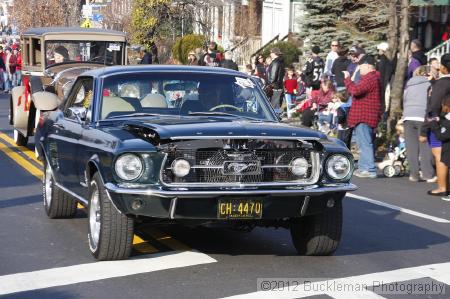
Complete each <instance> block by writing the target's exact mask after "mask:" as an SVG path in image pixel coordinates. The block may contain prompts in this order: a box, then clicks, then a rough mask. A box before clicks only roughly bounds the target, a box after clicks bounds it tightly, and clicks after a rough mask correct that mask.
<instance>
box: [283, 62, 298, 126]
mask: <svg viewBox="0 0 450 299" xmlns="http://www.w3.org/2000/svg"><path fill="white" fill-rule="evenodd" d="M298 90H299V88H298V81H297V76H296V75H295V69H294V68H289V69H288V71H287V74H286V76H285V77H284V98H285V100H286V110H287V116H288V118H291V117H292V107H294V106H295V99H296V96H297V94H298Z"/></svg>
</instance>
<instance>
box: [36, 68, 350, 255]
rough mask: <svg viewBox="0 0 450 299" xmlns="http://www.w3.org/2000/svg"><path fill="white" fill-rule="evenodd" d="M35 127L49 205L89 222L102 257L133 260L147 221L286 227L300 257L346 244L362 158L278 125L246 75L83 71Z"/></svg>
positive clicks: (48, 100) (57, 213)
mask: <svg viewBox="0 0 450 299" xmlns="http://www.w3.org/2000/svg"><path fill="white" fill-rule="evenodd" d="M33 96H34V100H35V103H36V106H37V108H38V109H40V110H41V111H46V112H45V113H44V117H43V118H41V120H40V121H39V124H38V128H37V132H36V147H37V149H38V151H39V154H40V157H41V158H42V160H43V162H44V168H45V176H44V179H43V190H44V192H43V193H44V194H43V196H44V203H45V210H46V212H47V214H48V216H49V217H50V218H61V217H71V216H74V215H75V213H76V205H77V203H78V202H80V203H81V204H83V205H85V206H86V207H87V210H88V214H89V216H88V218H89V233H88V236H89V247H90V250H91V252H92V253H93V255H94V256H95V258H97V259H99V260H115V259H124V258H127V257H128V256H129V254H130V250H131V246H132V237H133V225H134V222H135V220H136V219H137V218H143V219H145V220H146V221H149V222H150V223H156V222H158V223H161V222H178V223H182V224H186V225H203V224H208V225H211V224H214V223H216V224H219V225H229V226H236V227H240V228H242V227H245V228H247V229H248V230H250V229H251V228H253V227H255V226H275V227H285V228H288V229H290V230H291V234H292V239H293V242H294V245H295V247H296V248H297V250H298V252H299V254H302V255H329V254H332V253H333V252H334V251H335V250H336V248H337V246H338V244H339V241H340V237H341V229H342V199H343V198H344V196H345V193H346V192H347V191H351V190H355V189H356V186H355V185H353V184H351V183H350V179H351V176H352V172H353V167H354V166H353V158H352V155H351V153H350V152H349V151H348V150H347V149H346V147H345V145H343V144H342V143H340V142H338V141H336V140H331V139H329V138H328V137H327V136H325V135H323V134H322V133H319V132H316V131H313V130H310V129H306V128H298V127H292V126H289V125H287V124H283V123H281V122H280V121H279V119H278V116H277V114H276V113H275V111H274V110H273V109H272V107H271V106H270V104H269V102H268V101H267V98H266V96H265V95H264V92H263V91H262V89H261V87H260V86H259V85H258V83H257V82H256V81H254V79H252V78H251V77H248V76H247V75H245V74H243V73H240V72H235V71H230V70H225V69H221V68H203V67H182V66H123V67H108V68H102V69H96V70H92V71H88V72H85V73H83V74H81V75H80V76H78V78H77V79H76V81H75V83H74V85H73V87H72V89H71V91H70V92H69V93H68V96H67V98H66V99H65V101H64V102H63V103H62V104H61V105H59V106H58V107H57V103H58V102H57V99H56V98H55V96H54V95H53V94H51V93H46V92H38V93H35V94H34V95H33Z"/></svg>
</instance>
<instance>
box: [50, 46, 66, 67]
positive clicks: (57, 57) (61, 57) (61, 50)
mask: <svg viewBox="0 0 450 299" xmlns="http://www.w3.org/2000/svg"><path fill="white" fill-rule="evenodd" d="M53 59H54V61H55V63H63V62H65V61H67V60H69V51H67V49H66V47H64V46H58V47H56V48H55V50H54V51H53Z"/></svg>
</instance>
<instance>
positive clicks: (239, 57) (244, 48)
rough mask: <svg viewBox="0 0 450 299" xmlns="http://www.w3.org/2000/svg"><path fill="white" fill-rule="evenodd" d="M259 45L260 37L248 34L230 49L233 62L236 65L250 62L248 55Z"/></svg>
mask: <svg viewBox="0 0 450 299" xmlns="http://www.w3.org/2000/svg"><path fill="white" fill-rule="evenodd" d="M260 47H261V37H259V36H250V37H246V38H245V39H244V40H243V41H241V42H240V43H238V44H237V45H236V46H235V47H233V48H232V49H231V51H232V52H233V55H234V59H235V62H236V63H237V64H238V65H241V66H243V65H245V64H247V63H250V57H251V55H252V53H253V52H254V51H255V50H256V49H258V48H260Z"/></svg>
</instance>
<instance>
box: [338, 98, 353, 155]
mask: <svg viewBox="0 0 450 299" xmlns="http://www.w3.org/2000/svg"><path fill="white" fill-rule="evenodd" d="M334 98H336V99H337V101H338V102H339V103H340V105H339V107H338V108H337V109H336V123H337V138H338V139H339V140H341V141H343V142H344V143H345V145H347V148H348V149H350V148H351V141H352V128H350V127H349V126H348V125H347V117H348V112H349V110H350V106H351V103H349V102H348V95H347V94H346V92H342V91H341V92H337V93H336V95H335V96H334Z"/></svg>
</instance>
